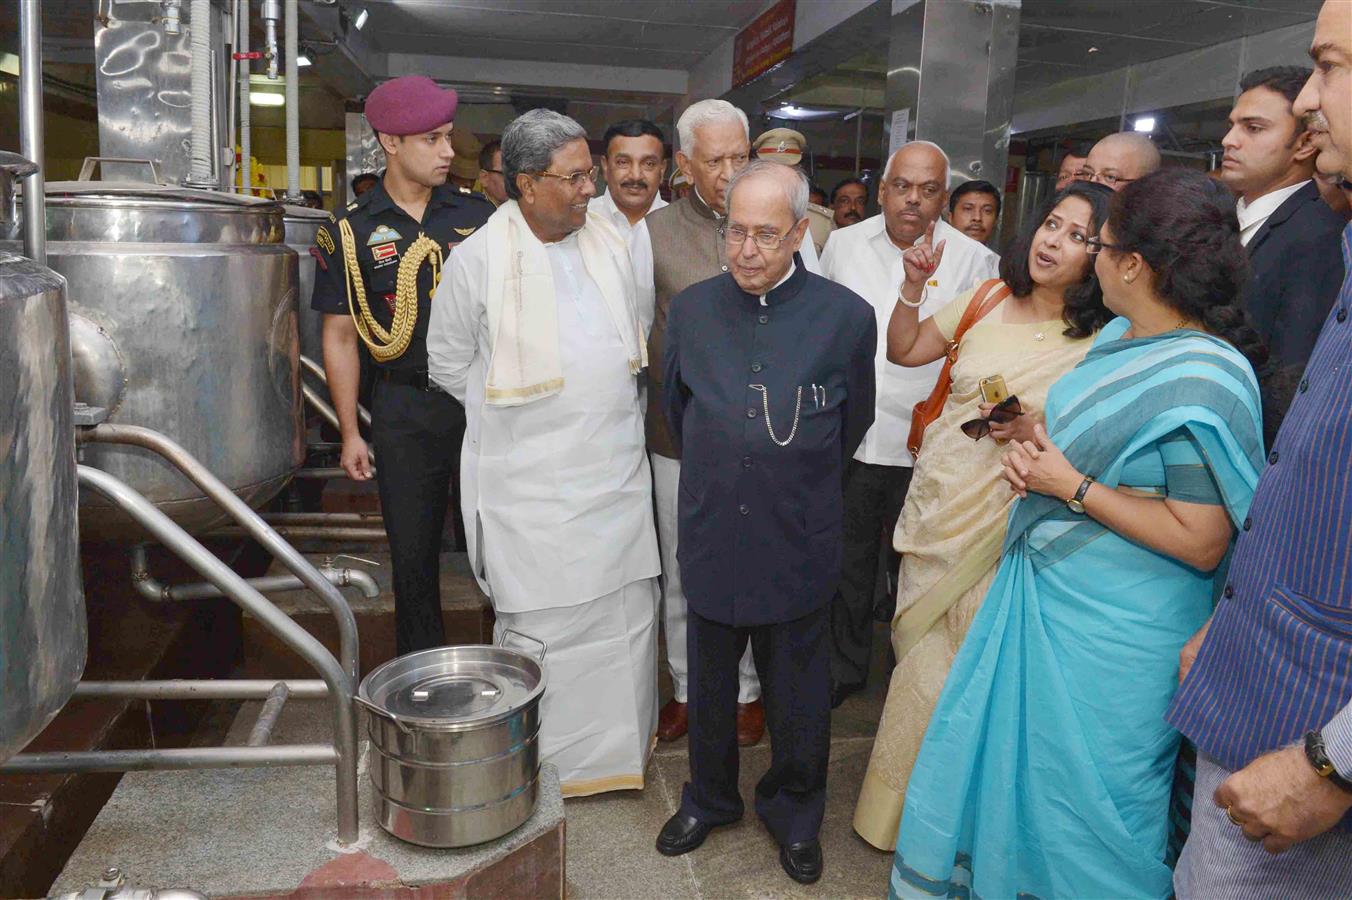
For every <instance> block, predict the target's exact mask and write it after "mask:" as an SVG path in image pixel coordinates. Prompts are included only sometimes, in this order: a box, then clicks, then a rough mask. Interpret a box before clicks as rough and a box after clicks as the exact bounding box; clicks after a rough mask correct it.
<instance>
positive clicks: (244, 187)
mask: <svg viewBox="0 0 1352 900" xmlns="http://www.w3.org/2000/svg"><path fill="white" fill-rule="evenodd" d="M240 7H241V8H240V11H239V46H237V47H236V48H235V52H236V53H238V54H240V60H239V165H240V170H239V171H240V182H239V191H240V193H241V194H247V195H249V196H252V195H253V147H252V146H251V141H252V138H253V129H252V127H251V125H250V112H249V56H248V54H249V0H241V3H240Z"/></svg>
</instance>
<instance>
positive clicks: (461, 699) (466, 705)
mask: <svg viewBox="0 0 1352 900" xmlns="http://www.w3.org/2000/svg"><path fill="white" fill-rule="evenodd" d="M544 687H545V675H544V670H543V668H542V667H541V666H540V664H539V663H538V662H536V661H535V660H534V659H532V658H531V657H529V656H527V655H526V654H524V653H519V652H517V651H515V650H510V649H507V648H505V647H489V646H480V645H471V646H459V647H438V648H435V649H432V650H423V651H420V652H418V653H410V654H408V655H406V656H401V657H399V658H398V659H393V660H390V661H389V662H387V663H385V664H384V665H382V666H380V667H379V668H377V669H375V670H374V671H373V672H371V673H370V674H369V675H367V676H366V677H365V678H364V679H362V683H361V687H360V688H359V690H358V692H357V693H358V696H359V697H360V698H361V700H362V701H363V703H364V705H366V704H369V705H370V706H373V707H376V708H377V709H378V710H379V711H381V712H383V713H385V714H386V715H389V716H390V717H391V718H393V719H396V720H397V721H400V722H403V723H404V724H406V725H412V726H425V727H431V728H437V729H447V728H467V727H478V726H483V725H489V724H492V723H493V722H494V721H497V720H499V719H504V718H507V717H508V716H510V715H512V714H513V713H515V712H517V711H518V710H520V709H521V708H522V707H523V706H525V705H526V704H527V703H529V702H530V701H532V700H533V699H535V698H537V697H539V695H540V694H541V693H543V691H544Z"/></svg>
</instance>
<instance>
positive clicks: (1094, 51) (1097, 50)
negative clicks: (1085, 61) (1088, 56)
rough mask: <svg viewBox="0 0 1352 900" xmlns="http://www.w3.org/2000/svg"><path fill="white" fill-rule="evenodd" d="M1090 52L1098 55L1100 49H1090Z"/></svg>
mask: <svg viewBox="0 0 1352 900" xmlns="http://www.w3.org/2000/svg"><path fill="white" fill-rule="evenodd" d="M1089 52H1090V53H1097V52H1099V49H1098V48H1097V47H1090V48H1089Z"/></svg>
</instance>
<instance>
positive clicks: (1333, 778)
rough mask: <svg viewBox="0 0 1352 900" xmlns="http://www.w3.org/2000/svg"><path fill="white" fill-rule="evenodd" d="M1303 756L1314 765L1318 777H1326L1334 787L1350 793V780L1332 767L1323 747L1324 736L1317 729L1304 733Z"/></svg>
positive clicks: (1351, 788)
mask: <svg viewBox="0 0 1352 900" xmlns="http://www.w3.org/2000/svg"><path fill="white" fill-rule="evenodd" d="M1305 758H1306V759H1308V760H1309V761H1310V765H1312V766H1314V770H1315V772H1317V773H1319V777H1320V778H1327V779H1328V780H1329V782H1330V783H1331V784H1332V785H1333V786H1334V787H1336V788H1338V789H1340V790H1343V791H1346V792H1347V793H1349V794H1352V781H1348V780H1347V779H1346V778H1344V777H1343V776H1342V775H1339V774H1338V770H1337V769H1335V768H1334V767H1333V760H1331V759H1329V755H1328V751H1327V750H1325V749H1324V736H1323V735H1322V734H1320V733H1319V732H1317V731H1310V732H1307V733H1306V735H1305Z"/></svg>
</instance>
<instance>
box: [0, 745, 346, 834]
mask: <svg viewBox="0 0 1352 900" xmlns="http://www.w3.org/2000/svg"><path fill="white" fill-rule="evenodd" d="M337 758H338V754H337V753H336V752H335V751H334V748H332V747H330V746H329V745H328V744H281V745H278V746H275V747H176V748H173V749H170V750H82V751H79V752H60V751H57V752H52V753H20V754H19V755H18V756H12V757H10V759H9V761H8V762H6V763H5V764H4V765H2V766H0V775H21V774H22V775H37V774H44V773H49V772H152V771H166V770H171V769H252V768H260V767H264V766H325V765H333V764H334V762H335V761H336V760H337ZM339 765H340V766H341V763H340V764H339ZM354 775H355V773H354ZM340 780H341V779H340ZM353 800H354V801H355V800H356V797H355V795H354V797H353ZM356 815H357V810H356V807H355V806H354V807H353V809H352V831H351V837H346V838H345V837H343V836H342V835H343V828H342V825H340V826H339V829H338V833H339V838H338V839H339V840H340V841H343V842H344V843H348V844H350V843H352V842H353V841H355V840H356V838H357V830H356ZM339 818H340V820H341V815H340V817H339Z"/></svg>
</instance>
